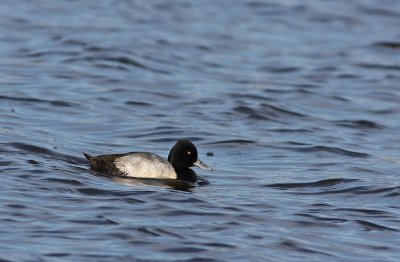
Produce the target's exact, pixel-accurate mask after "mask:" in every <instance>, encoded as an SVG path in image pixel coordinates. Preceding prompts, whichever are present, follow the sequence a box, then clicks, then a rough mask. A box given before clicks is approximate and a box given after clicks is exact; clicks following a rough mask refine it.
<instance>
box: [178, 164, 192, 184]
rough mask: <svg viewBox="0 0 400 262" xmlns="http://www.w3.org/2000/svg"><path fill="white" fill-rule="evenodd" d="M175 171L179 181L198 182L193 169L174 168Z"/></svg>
mask: <svg viewBox="0 0 400 262" xmlns="http://www.w3.org/2000/svg"><path fill="white" fill-rule="evenodd" d="M174 169H175V172H176V175H177V178H178V179H179V180H184V181H188V182H196V181H197V175H196V173H195V172H194V171H193V170H192V169H190V168H188V167H185V168H177V167H174Z"/></svg>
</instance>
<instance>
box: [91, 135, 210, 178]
mask: <svg viewBox="0 0 400 262" xmlns="http://www.w3.org/2000/svg"><path fill="white" fill-rule="evenodd" d="M83 155H84V156H85V157H86V159H87V160H89V162H90V168H91V170H93V171H96V172H100V173H105V174H109V175H115V176H125V177H132V178H151V179H178V180H183V181H188V182H196V181H197V175H196V173H195V172H194V171H193V170H192V169H191V167H198V168H200V169H204V170H208V171H212V170H213V169H212V168H211V167H210V166H208V165H207V164H205V163H204V162H203V161H201V160H200V158H199V156H198V153H197V148H196V146H195V145H194V144H193V143H192V142H191V141H189V140H186V139H181V140H178V141H177V142H176V144H175V145H174V146H173V147H172V149H171V151H170V152H169V155H168V159H165V158H163V157H161V156H159V155H157V154H154V153H150V152H129V153H125V154H111V155H98V156H91V155H89V154H87V153H83Z"/></svg>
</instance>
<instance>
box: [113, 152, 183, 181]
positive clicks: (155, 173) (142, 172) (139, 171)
mask: <svg viewBox="0 0 400 262" xmlns="http://www.w3.org/2000/svg"><path fill="white" fill-rule="evenodd" d="M113 164H114V166H115V168H116V169H117V170H118V171H119V172H121V174H124V175H126V176H130V177H139V178H161V179H176V178H177V175H176V172H175V169H174V168H173V167H172V165H171V164H170V163H169V162H168V161H167V160H165V159H164V158H162V157H160V156H158V155H156V154H153V153H147V152H134V153H128V154H125V155H117V157H115V158H114V159H113Z"/></svg>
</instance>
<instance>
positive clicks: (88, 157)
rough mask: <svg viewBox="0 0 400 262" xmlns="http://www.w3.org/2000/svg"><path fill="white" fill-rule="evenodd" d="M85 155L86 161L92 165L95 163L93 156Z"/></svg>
mask: <svg viewBox="0 0 400 262" xmlns="http://www.w3.org/2000/svg"><path fill="white" fill-rule="evenodd" d="M83 155H84V156H85V157H86V159H87V160H89V162H90V163H92V162H93V160H94V157H92V156H91V155H89V154H86V153H85V152H83Z"/></svg>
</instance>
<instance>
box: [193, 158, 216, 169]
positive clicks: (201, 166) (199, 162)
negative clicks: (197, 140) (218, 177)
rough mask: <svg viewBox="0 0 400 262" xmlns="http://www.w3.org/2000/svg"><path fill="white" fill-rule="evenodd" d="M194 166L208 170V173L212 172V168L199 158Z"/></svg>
mask: <svg viewBox="0 0 400 262" xmlns="http://www.w3.org/2000/svg"><path fill="white" fill-rule="evenodd" d="M193 165H194V166H197V167H198V168H201V169H204V170H207V171H212V170H213V169H212V167H210V166H208V165H206V164H205V163H204V162H203V161H201V160H200V158H197V161H196V162H194V163H193Z"/></svg>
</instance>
